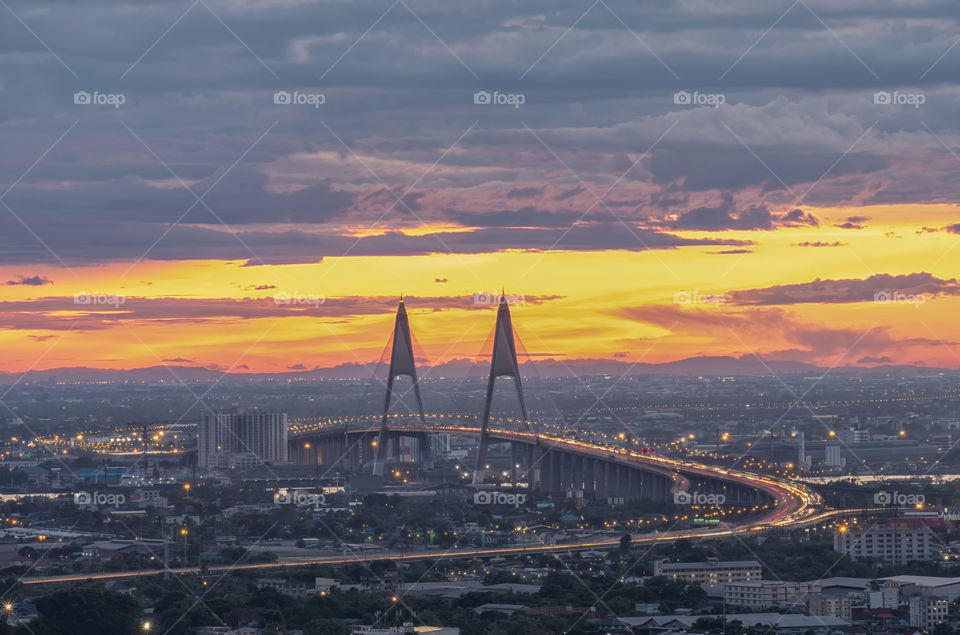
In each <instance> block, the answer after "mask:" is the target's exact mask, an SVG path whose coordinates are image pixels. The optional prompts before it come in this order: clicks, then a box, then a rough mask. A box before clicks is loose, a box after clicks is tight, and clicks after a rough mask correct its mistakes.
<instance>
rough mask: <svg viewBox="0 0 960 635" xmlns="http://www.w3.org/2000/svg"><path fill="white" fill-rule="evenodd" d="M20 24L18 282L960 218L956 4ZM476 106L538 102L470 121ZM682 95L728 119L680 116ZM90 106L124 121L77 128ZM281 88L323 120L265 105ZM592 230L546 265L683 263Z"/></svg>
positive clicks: (13, 67)
mask: <svg viewBox="0 0 960 635" xmlns="http://www.w3.org/2000/svg"><path fill="white" fill-rule="evenodd" d="M9 7H10V10H11V11H12V12H13V13H15V14H17V15H18V16H20V17H21V18H22V19H23V22H24V23H25V24H26V25H28V26H29V27H30V28H29V29H28V28H25V26H24V23H21V22H20V21H19V20H16V19H8V20H4V21H0V55H2V56H3V59H4V69H5V70H4V75H3V77H2V79H0V93H2V94H3V97H4V109H3V111H2V112H0V142H2V143H3V144H4V147H6V148H16V151H15V152H6V153H2V156H0V194H2V195H3V197H4V201H5V202H6V203H8V204H9V205H10V206H11V208H12V209H13V210H14V212H15V213H16V214H17V215H18V216H20V218H21V219H22V220H23V222H24V223H26V224H27V225H28V226H29V227H30V229H31V230H33V231H34V233H36V234H37V236H39V237H40V238H41V239H42V240H43V242H44V243H46V245H47V246H48V247H49V250H48V249H47V248H46V247H45V246H44V245H43V244H41V243H40V241H38V240H37V237H35V236H33V235H32V234H31V232H30V231H27V230H26V229H25V228H24V227H23V226H22V224H21V223H20V222H19V221H18V220H16V219H14V218H13V217H12V216H10V215H9V214H8V213H7V210H5V209H0V218H2V220H0V261H2V262H4V263H19V262H22V263H35V262H56V260H57V257H61V258H63V259H64V260H65V261H67V262H68V263H79V262H99V261H107V260H122V259H130V258H136V257H139V256H140V255H142V254H143V253H144V252H145V251H146V250H148V249H149V248H150V246H151V245H152V244H153V243H154V242H155V241H157V240H158V239H159V241H160V242H159V243H158V244H157V245H156V247H155V248H154V249H153V250H152V251H151V252H150V254H149V257H151V258H153V257H156V258H163V259H171V258H196V257H214V258H228V259H244V260H251V261H252V262H254V263H256V262H257V261H258V260H260V259H262V260H263V261H264V262H276V263H280V262H312V261H316V260H319V259H322V258H323V257H324V256H326V255H331V254H335V255H339V254H341V253H343V252H344V251H345V250H346V249H347V248H348V247H349V246H350V245H352V244H353V242H354V241H355V239H354V238H353V237H352V236H349V235H346V234H344V233H341V232H342V228H341V227H339V226H338V227H329V226H328V225H330V224H333V223H337V224H338V225H352V226H354V227H358V226H359V227H367V226H369V225H373V224H375V223H376V224H378V227H379V228H384V227H386V228H387V229H389V230H397V229H398V228H400V227H410V226H412V225H415V224H418V223H420V222H421V221H422V222H423V223H425V224H430V223H431V222H436V221H440V220H445V219H447V218H448V216H447V212H446V210H456V211H455V212H452V214H454V215H455V216H454V218H455V220H457V221H458V222H462V223H465V224H468V225H469V226H470V227H475V228H479V230H480V231H476V232H464V233H456V232H455V233H454V234H453V235H442V236H441V235H435V236H433V235H428V236H426V237H409V236H404V235H403V234H400V233H399V232H397V231H390V232H388V233H387V234H385V235H384V236H382V237H368V238H364V239H362V240H361V241H360V243H359V244H358V245H357V251H356V252H351V253H358V254H368V253H378V254H379V253H389V254H403V253H429V252H430V251H432V250H435V249H436V250H437V251H444V250H445V247H444V246H443V245H440V241H441V240H442V241H445V242H446V243H447V245H448V246H449V247H451V248H454V249H455V250H462V251H464V252H465V253H477V252H478V251H479V250H483V249H488V250H497V249H501V248H514V249H524V248H528V249H545V248H548V247H551V246H552V245H553V243H554V242H555V241H556V240H557V239H558V238H559V237H560V236H559V232H560V231H561V229H562V228H566V227H568V226H569V225H570V223H572V222H573V221H574V220H576V218H578V217H579V216H580V215H581V214H582V213H584V212H585V211H586V210H587V208H588V206H589V205H591V204H593V202H594V200H593V196H594V194H596V195H599V194H600V193H604V192H606V189H607V187H609V186H615V187H614V189H613V191H612V192H611V193H610V195H609V196H608V197H607V198H606V199H605V201H604V202H605V205H607V206H609V208H610V209H613V210H617V213H618V215H619V214H620V211H621V210H623V212H624V218H625V220H626V221H627V222H628V224H629V225H630V227H631V228H633V224H634V223H637V224H641V225H642V224H643V223H642V219H641V218H639V216H638V215H639V214H640V213H641V211H640V210H642V214H643V216H644V218H646V217H647V216H649V217H651V218H668V217H669V218H675V219H676V220H675V221H674V222H672V223H661V224H657V225H655V226H656V227H661V228H662V229H665V230H669V229H697V230H700V231H724V230H728V229H743V230H758V231H759V230H769V229H775V228H777V227H782V226H813V225H815V224H816V219H815V218H813V217H812V216H810V215H809V214H807V213H804V212H802V211H784V210H794V209H795V208H796V207H797V206H798V205H824V206H829V205H836V204H840V203H851V202H855V203H857V204H869V203H890V202H897V203H903V202H918V201H936V202H941V201H945V200H956V197H957V196H960V185H957V184H958V183H960V178H958V177H960V165H958V164H957V163H956V161H955V159H954V158H953V157H952V156H950V155H949V154H948V153H947V152H946V151H945V150H944V148H943V147H942V146H941V145H940V144H939V143H938V142H937V141H936V139H934V138H933V137H932V136H931V135H930V134H929V132H928V131H927V130H926V127H927V126H929V127H930V128H931V129H933V130H935V131H936V132H937V133H938V134H939V135H940V136H941V137H942V138H943V139H946V140H947V141H946V142H947V143H948V144H952V137H953V136H954V135H955V132H956V128H957V126H956V122H955V116H954V113H955V112H956V109H957V108H958V107H960V103H958V102H960V97H958V95H957V94H956V93H957V91H956V90H955V89H956V78H955V77H954V76H953V75H952V69H953V68H954V67H955V65H956V62H957V60H958V59H960V49H951V47H952V45H953V44H954V40H955V38H956V32H957V30H958V28H960V27H958V15H957V14H956V11H955V6H954V4H953V3H952V2H950V1H948V0H925V1H920V2H913V3H902V2H897V1H896V0H879V1H873V2H868V1H867V0H855V1H853V2H848V3H839V4H838V3H833V2H828V1H827V0H808V2H806V3H800V4H797V5H794V6H793V7H790V10H789V11H787V13H786V14H783V11H784V9H785V8H787V7H783V6H778V5H775V4H769V3H768V4H764V3H760V4H758V3H756V2H750V1H748V0H733V1H731V2H728V3H725V4H724V7H723V10H718V11H710V12H704V11H702V10H700V8H699V7H696V6H693V5H690V4H687V3H681V2H676V1H671V0H665V1H663V2H657V3H653V4H650V3H645V4H644V3H641V4H636V3H630V2H626V1H625V0H610V1H609V2H607V3H606V5H603V4H599V5H595V6H593V7H584V5H583V4H582V3H581V2H578V1H574V0H559V1H557V2H546V1H545V0H534V1H532V2H526V3H516V2H510V1H508V0H492V1H491V2H487V3H482V4H474V5H467V6H456V7H454V6H453V5H450V4H444V3H423V2H417V3H409V8H408V7H407V6H406V5H404V4H403V3H400V4H396V5H393V6H392V7H391V6H390V5H386V6H385V5H384V4H383V3H382V2H380V1H379V0H359V1H358V2H350V3H336V4H330V3H320V2H309V1H300V0H271V1H267V2H262V3H260V2H256V3H255V2H250V1H240V2H228V1H227V0H208V1H207V2H206V3H199V4H195V5H190V4H188V3H180V2H166V1H161V0H148V1H146V2H141V3H136V4H135V5H129V4H123V3H120V2H117V1H116V0H93V1H92V2H86V3H82V4H78V3H68V2H54V3H52V4H47V5H44V6H39V5H36V4H35V3H30V2H27V1H26V0H12V1H11V2H10V3H9ZM607 7H608V8H607ZM587 8H589V9H590V10H589V11H587V12H586V14H585V13H584V11H585V9H587ZM387 9H389V11H387V13H386V14H385V13H384V11H386V10H387ZM413 12H416V13H413ZM8 13H9V12H8ZM8 17H11V18H12V16H10V15H8ZM374 24H375V26H374V27H373V28H371V25H374ZM572 25H573V26H572ZM624 25H626V26H627V27H629V29H628V28H625V26H624ZM771 25H775V26H774V28H771ZM228 27H229V28H228ZM428 27H429V28H428ZM827 27H829V28H827ZM630 29H632V30H633V31H634V33H631V31H630ZM31 30H33V31H34V33H31ZM361 36H362V37H361ZM761 36H763V37H761ZM837 36H839V37H840V38H842V41H839V40H838V37H837ZM638 37H639V38H640V39H642V40H643V42H642V43H641V42H640V41H638ZM158 38H159V39H158ZM438 38H439V39H438ZM40 39H42V40H43V42H46V43H48V44H49V45H50V46H51V48H52V49H53V50H54V51H56V53H57V55H58V56H59V57H60V59H61V60H62V61H63V64H61V62H60V61H58V59H57V57H54V56H53V55H52V54H51V53H50V52H49V51H48V50H47V49H46V48H45V47H44V45H43V44H42V43H41V42H40V41H39V40H40ZM440 40H442V41H440ZM754 42H755V43H756V45H755V46H753V47H752V48H750V49H749V50H748V47H749V46H750V43H754ZM353 43H356V46H351V45H352V44H353ZM646 46H649V47H650V49H651V50H652V51H653V52H654V53H656V55H654V54H652V53H651V51H650V50H647V48H646ZM451 51H452V52H453V53H455V54H456V56H454V55H453V54H451ZM744 53H746V54H745V55H744ZM741 56H742V57H741ZM941 56H943V60H942V62H941V63H939V64H934V62H936V60H937V59H938V58H940V57H941ZM457 57H459V58H460V59H459V60H458V59H457ZM658 58H659V59H658ZM138 60H139V61H138ZM825 69H826V71H825ZM874 72H875V73H876V75H877V76H878V77H880V78H882V80H881V81H880V82H879V83H878V79H877V77H875V76H874ZM921 74H923V75H922V77H921ZM74 75H76V77H74ZM521 77H522V79H521ZM638 77H642V78H643V81H642V82H640V81H637V78H638ZM918 78H919V79H918ZM881 84H882V85H881ZM898 86H901V87H905V86H913V87H916V89H917V90H922V91H924V92H925V93H926V94H927V95H928V99H927V103H926V104H925V106H924V109H923V110H922V112H911V111H910V110H909V109H900V108H896V107H891V108H878V106H877V105H876V104H874V103H873V100H872V94H873V91H875V90H877V89H878V88H883V89H889V90H895V89H896V88H897V87H898ZM479 89H483V90H500V91H501V92H521V93H524V95H525V96H526V103H525V105H524V106H523V107H522V108H520V109H515V108H503V107H497V106H493V105H487V106H480V105H475V104H474V103H473V93H474V92H475V91H477V90H479ZM681 89H682V90H691V91H692V90H699V91H701V92H719V93H723V94H724V95H725V99H726V105H725V106H723V107H722V108H719V109H714V108H697V107H693V106H679V105H677V104H675V103H674V102H673V94H674V92H675V91H677V90H681ZM80 90H87V91H93V90H99V91H101V92H121V93H123V94H124V96H125V98H126V103H125V104H124V106H123V107H121V108H110V107H100V106H94V105H88V106H83V105H76V104H74V103H73V95H74V93H75V92H76V91H80ZM278 90H286V91H296V90H300V91H302V92H323V93H324V95H325V97H326V101H325V103H324V104H323V106H322V107H320V108H311V107H309V106H304V107H299V106H296V105H286V106H284V105H275V104H274V103H273V94H274V92H275V91H278ZM921 115H922V117H923V124H921V122H920V119H919V118H920V116H921ZM73 122H78V123H77V125H76V126H75V127H73V128H70V126H71V124H72V123H73ZM877 122H880V123H879V124H878V125H877ZM674 125H675V127H672V126H674ZM874 125H876V127H875V128H873V129H871V128H870V127H871V126H874ZM68 128H70V132H69V134H67V136H66V137H65V138H64V139H63V140H62V142H60V143H56V142H57V139H58V137H59V136H60V135H61V133H63V132H64V131H65V130H67V129H68ZM468 130H469V133H468V134H466V135H465V136H463V135H464V133H465V131H468ZM668 130H669V132H668V133H666V134H664V133H665V132H666V131H668ZM868 130H871V132H870V134H868V135H866V136H865V137H864V138H863V139H861V135H863V134H864V133H865V132H866V131H868ZM131 131H132V132H131ZM265 131H269V133H268V134H266V135H265V136H263V137H262V138H261V135H264V132H265ZM531 131H533V132H534V133H536V135H537V136H536V137H534V135H532V134H531ZM662 135H663V136H662ZM461 136H462V138H461ZM661 136H662V138H661ZM145 146H146V147H145ZM345 146H347V147H345ZM545 146H546V147H545ZM653 146H655V149H653V150H651V151H650V152H649V153H648V155H647V156H644V153H645V152H646V150H647V149H648V148H651V147H653ZM51 148H52V149H51ZM348 148H349V149H348ZM48 150H49V152H48ZM353 152H356V153H357V155H356V156H354V154H353ZM41 157H42V158H41ZM318 157H319V158H318ZM918 157H919V158H918ZM38 158H41V160H40V161H39V163H37V164H36V165H34V166H33V167H32V168H31V165H32V164H33V162H34V161H35V160H36V159H38ZM167 166H169V170H168V168H167ZM171 171H172V172H174V173H175V174H176V175H177V177H179V178H182V179H184V181H186V182H187V184H188V185H189V186H190V187H191V188H192V189H193V190H194V192H196V193H197V194H198V195H202V194H203V193H204V192H206V191H207V190H208V189H209V188H211V187H212V189H210V191H209V194H206V195H205V196H204V201H205V203H206V205H208V206H209V207H210V209H209V210H208V209H207V208H206V207H205V206H204V205H199V204H195V203H196V200H195V198H194V196H193V195H192V194H191V193H190V192H187V191H185V190H184V189H183V188H182V187H181V184H180V183H179V182H178V179H177V178H176V177H175V176H174V175H173V174H171ZM571 173H575V174H576V177H575V178H574V177H573V175H572V174H571ZM621 175H623V177H622V180H620V181H617V182H614V181H613V179H616V178H618V177H621ZM581 179H582V181H581ZM14 184H15V187H13V189H12V191H10V192H9V193H7V192H6V189H7V187H9V186H11V185H14ZM814 186H815V187H814ZM723 193H732V194H733V197H734V199H735V200H736V204H735V205H731V204H729V203H727V202H724V199H722V196H723ZM396 196H400V197H402V202H401V203H398V202H397V201H396ZM711 200H712V201H718V200H720V201H721V203H717V202H712V203H711V202H707V201H711ZM517 201H519V202H521V204H524V208H523V209H521V210H517V211H512V210H513V205H512V204H511V203H512V202H517ZM534 201H536V205H532V203H533V202H534ZM471 202H473V203H474V205H470V204H469V203H471ZM526 202H530V203H531V205H530V206H529V207H528V206H527V205H526ZM557 203H560V204H562V206H563V207H562V208H557ZM191 205H193V206H194V207H193V209H192V210H190V211H189V212H187V210H188V208H190V206H191ZM211 210H212V212H211ZM600 211H601V210H600V209H599V208H598V209H597V210H594V212H591V215H590V216H589V217H588V218H587V220H591V221H593V220H597V217H598V215H597V214H596V212H600ZM181 216H183V217H182V220H180V221H179V222H180V223H181V224H180V225H177V226H176V227H174V228H173V229H172V230H170V227H171V226H172V224H173V223H175V222H177V221H178V219H181ZM607 216H609V214H608V215H607ZM600 218H601V219H602V220H603V222H601V223H594V224H591V225H586V226H583V227H579V226H578V227H577V228H575V230H574V231H572V232H571V233H570V234H569V235H568V236H566V237H564V238H563V239H562V240H561V244H560V245H559V247H558V248H561V249H563V248H568V249H572V248H582V249H591V250H602V249H634V248H638V247H637V244H638V242H639V243H640V244H641V247H639V248H646V247H643V245H646V246H647V247H651V248H673V247H680V246H683V245H685V244H690V243H682V242H678V241H677V240H676V239H675V238H673V237H669V236H667V235H664V234H661V233H658V232H656V231H653V230H646V232H644V231H641V230H640V229H636V230H631V231H628V230H627V228H625V227H623V225H620V224H619V223H615V222H613V220H612V219H610V218H603V217H602V215H601V216H600ZM221 221H222V222H223V223H226V224H227V225H228V226H229V229H230V230H232V231H233V232H236V233H237V234H238V236H239V237H238V236H235V235H233V233H231V231H228V230H227V229H222V228H220V229H216V228H219V227H221V225H220V224H221ZM277 225H280V226H282V227H281V228H280V229H275V230H274V231H272V232H271V231H266V230H265V229H264V228H265V227H269V226H277ZM254 226H255V228H254ZM290 226H295V227H297V228H298V230H296V231H294V230H289V227H290ZM320 226H324V227H320ZM618 226H619V229H620V231H616V228H617V227H618ZM841 226H845V227H848V228H851V229H856V228H859V227H862V223H856V222H852V221H846V222H844V223H841ZM522 228H526V229H523V230H521V229H522ZM168 230H170V231H169V232H168ZM947 231H952V230H951V229H950V228H947ZM165 232H168V233H167V234H166V235H164V233H165ZM634 233H635V234H636V235H635V236H634V235H632V234H634ZM638 239H639V240H638ZM720 244H729V243H726V242H724V243H720ZM51 252H53V253H51ZM251 252H254V253H251ZM255 255H256V257H255Z"/></svg>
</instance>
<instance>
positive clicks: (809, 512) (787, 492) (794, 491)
mask: <svg viewBox="0 0 960 635" xmlns="http://www.w3.org/2000/svg"><path fill="white" fill-rule="evenodd" d="M442 427H443V426H434V427H432V429H433V430H434V431H436V430H437V428H442ZM450 431H451V432H458V433H465V432H466V433H469V432H471V431H470V430H465V429H464V428H462V427H459V426H458V427H456V428H454V427H451V428H450ZM476 432H477V433H479V429H477V430H476ZM493 434H494V435H495V436H497V437H498V438H500V439H503V440H513V441H524V442H530V441H531V440H533V439H534V437H533V436H532V435H530V434H528V433H521V432H509V431H495V432H493ZM527 437H530V438H527ZM535 442H537V443H539V444H541V445H546V446H549V447H552V448H554V449H556V450H561V451H569V452H576V453H580V454H584V455H586V456H592V457H595V458H603V459H605V460H609V461H613V462H618V463H628V464H632V465H633V466H635V467H644V468H646V469H653V470H654V471H663V470H669V471H671V472H675V473H678V474H679V473H683V474H692V475H698V476H706V477H709V478H716V479H721V480H724V481H729V482H733V483H739V484H742V485H747V486H749V487H755V488H757V489H759V490H761V491H763V492H765V493H767V494H768V495H770V496H771V497H772V498H773V499H774V501H775V504H774V507H773V509H772V511H771V512H769V513H767V514H765V515H763V516H760V517H758V518H755V519H753V520H751V521H748V522H747V523H745V524H743V525H739V526H736V527H730V528H707V529H685V530H678V531H670V532H663V533H656V534H648V535H638V536H636V537H634V538H633V540H632V544H633V545H654V544H657V543H662V542H672V541H676V540H681V539H704V538H724V537H732V536H736V535H740V534H752V533H755V532H757V533H758V532H764V531H769V530H772V529H779V528H786V527H790V528H797V527H805V526H810V525H814V524H817V523H820V522H823V521H824V520H828V519H830V518H833V517H836V516H840V515H844V514H850V513H860V512H863V511H869V510H834V511H828V512H822V511H818V507H819V506H820V505H821V504H822V500H821V499H820V497H819V496H818V495H817V494H815V493H813V492H810V491H808V490H807V489H806V488H805V487H803V486H802V485H799V484H794V483H789V482H786V481H782V480H780V479H775V478H772V477H769V476H766V475H762V474H753V473H749V472H741V471H737V470H727V469H724V468H718V467H713V466H707V465H700V464H696V463H689V462H684V461H678V460H675V459H670V458H668V457H664V456H657V455H648V454H641V453H639V452H634V451H631V450H627V449H624V448H616V447H602V446H597V445H594V444H589V443H585V442H582V441H578V440H575V439H568V438H563V437H544V436H542V435H541V436H540V437H538V438H535ZM619 543H620V536H616V537H611V538H603V539H600V540H596V539H588V540H584V541H579V542H573V543H563V544H558V545H543V544H535V545H523V546H510V547H490V548H481V549H478V548H463V549H451V550H448V551H440V550H436V549H434V550H423V551H380V552H375V553H370V552H367V553H345V554H343V555H326V556H316V557H289V558H284V559H281V560H280V561H278V562H271V563H260V564H235V565H229V566H228V565H218V566H211V567H207V568H206V569H205V571H206V572H207V573H208V574H217V573H227V572H230V571H250V570H257V569H264V570H266V569H276V568H279V567H304V566H313V565H321V564H325V565H344V564H350V563H361V562H373V561H377V560H393V561H405V560H407V561H410V560H436V559H440V560H454V559H462V558H489V557H496V556H515V555H521V554H542V553H553V552H561V553H562V552H568V551H584V550H592V549H603V548H610V547H615V546H618V545H619ZM202 572H203V570H201V569H200V568H199V567H181V568H177V569H161V570H150V571H125V572H116V573H96V574H89V573H86V574H72V575H60V576H47V577H36V578H24V579H23V580H22V583H23V584H26V585H37V584H53V583H64V582H78V581H83V580H122V579H130V578H138V577H144V576H156V575H163V574H165V573H172V574H175V575H196V574H200V573H202Z"/></svg>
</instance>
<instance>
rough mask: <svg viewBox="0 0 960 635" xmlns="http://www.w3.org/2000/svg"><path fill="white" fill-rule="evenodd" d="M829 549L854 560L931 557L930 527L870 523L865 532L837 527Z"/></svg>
mask: <svg viewBox="0 0 960 635" xmlns="http://www.w3.org/2000/svg"><path fill="white" fill-rule="evenodd" d="M833 550H834V551H837V552H839V553H845V554H847V555H848V556H850V557H851V558H852V559H854V560H879V561H882V562H888V563H890V564H906V563H907V562H910V561H911V560H929V559H930V557H931V553H932V552H931V548H930V530H929V529H927V528H926V527H918V528H916V529H900V528H898V527H887V526H879V525H878V526H874V527H871V528H869V529H867V530H866V531H855V530H852V529H846V530H845V531H844V530H843V529H841V530H840V531H838V532H837V533H835V534H834V535H833Z"/></svg>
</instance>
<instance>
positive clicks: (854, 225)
mask: <svg viewBox="0 0 960 635" xmlns="http://www.w3.org/2000/svg"><path fill="white" fill-rule="evenodd" d="M868 220H870V219H869V218H867V217H866V216H848V217H847V219H846V220H845V221H843V222H842V223H837V225H836V226H837V227H839V228H840V229H863V228H864V223H865V222H867V221H868Z"/></svg>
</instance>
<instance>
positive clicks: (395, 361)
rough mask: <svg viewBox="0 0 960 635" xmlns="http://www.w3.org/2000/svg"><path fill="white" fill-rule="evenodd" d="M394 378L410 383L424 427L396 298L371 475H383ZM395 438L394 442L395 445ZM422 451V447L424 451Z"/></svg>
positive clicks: (402, 314)
mask: <svg viewBox="0 0 960 635" xmlns="http://www.w3.org/2000/svg"><path fill="white" fill-rule="evenodd" d="M397 377H409V378H410V379H411V380H412V381H413V394H414V396H415V397H416V399H417V408H418V409H419V411H420V422H421V423H422V424H423V425H424V426H426V425H427V419H426V416H424V413H423V397H422V396H421V395H420V383H419V382H418V381H417V365H416V362H415V361H414V358H413V339H412V338H411V337H410V322H409V320H408V319H407V309H406V307H405V306H404V304H403V299H402V298H401V299H400V304H399V306H397V318H396V320H395V321H394V324H393V346H392V350H391V351H390V374H389V375H388V376H387V394H386V397H385V399H384V402H383V418H382V419H381V421H380V434H379V437H378V439H377V454H376V458H375V459H374V462H373V473H374V474H375V475H377V476H383V467H384V464H385V463H386V459H387V418H388V417H389V415H390V402H391V400H392V399H393V397H394V391H393V381H394V379H396V378H397ZM399 442H400V440H399V438H397V439H396V443H399ZM424 449H425V448H424Z"/></svg>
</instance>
